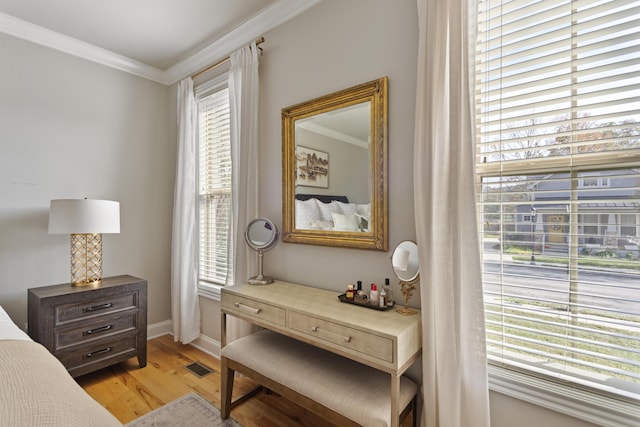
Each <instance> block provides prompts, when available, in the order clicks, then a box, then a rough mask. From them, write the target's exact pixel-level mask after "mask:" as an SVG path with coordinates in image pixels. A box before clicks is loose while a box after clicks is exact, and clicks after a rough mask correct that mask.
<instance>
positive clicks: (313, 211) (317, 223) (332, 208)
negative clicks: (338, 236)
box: [295, 194, 371, 233]
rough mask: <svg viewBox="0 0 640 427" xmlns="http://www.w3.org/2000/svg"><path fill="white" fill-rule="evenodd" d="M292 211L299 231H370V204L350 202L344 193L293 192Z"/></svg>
mask: <svg viewBox="0 0 640 427" xmlns="http://www.w3.org/2000/svg"><path fill="white" fill-rule="evenodd" d="M295 212H296V222H295V227H296V229H299V230H326V231H345V232H365V233H368V232H370V231H371V204H369V203H350V202H349V198H348V197H347V196H335V195H324V194H296V202H295Z"/></svg>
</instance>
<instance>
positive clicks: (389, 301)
mask: <svg viewBox="0 0 640 427" xmlns="http://www.w3.org/2000/svg"><path fill="white" fill-rule="evenodd" d="M383 289H384V291H385V293H386V294H387V300H386V301H385V303H386V305H387V307H391V306H393V291H392V290H391V284H390V283H389V278H386V279H384V287H383Z"/></svg>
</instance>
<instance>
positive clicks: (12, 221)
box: [0, 0, 590, 427]
mask: <svg viewBox="0 0 640 427" xmlns="http://www.w3.org/2000/svg"><path fill="white" fill-rule="evenodd" d="M417 33H418V30H417V22H416V12H415V0H396V1H393V2H392V1H388V0H349V1H335V0H333V1H332V0H325V1H324V2H322V3H320V4H319V5H317V6H316V7H314V8H312V9H310V10H309V11H307V12H306V13H304V14H302V15H300V16H298V17H296V18H294V19H293V20H291V21H289V22H287V23H285V24H283V25H282V26H281V27H279V28H277V29H275V30H272V31H270V32H269V33H267V34H265V37H266V42H265V43H264V44H263V45H262V46H263V48H264V51H265V54H264V56H263V58H262V65H261V70H260V74H261V83H260V84H261V101H260V136H261V142H260V144H261V146H260V153H261V162H260V179H261V193H262V196H261V201H260V211H261V215H264V216H267V217H269V218H271V219H273V220H274V221H275V222H276V223H277V224H278V225H279V226H281V224H282V203H281V197H282V174H281V167H282V158H281V128H280V123H281V118H280V109H281V108H283V107H286V106H289V105H293V104H296V103H298V102H301V101H305V100H308V99H311V98H315V97H318V96H320V95H324V94H327V93H330V92H334V91H336V90H340V89H344V88H347V87H350V86H353V85H355V84H358V83H363V82H366V81H370V80H373V79H376V78H379V77H382V76H385V75H386V76H388V77H389V182H388V184H389V219H390V229H389V242H390V247H391V248H393V247H394V246H395V245H396V244H397V243H398V242H400V241H402V240H405V239H413V238H415V227H414V225H413V224H414V216H413V185H412V159H413V155H412V145H413V122H414V103H415V82H416V74H415V73H416V71H415V70H416V54H415V52H416V50H417ZM0 51H1V52H2V67H0V93H1V94H2V95H1V96H0V196H1V197H0V304H1V305H3V307H5V309H6V310H7V311H8V312H9V314H10V315H11V317H12V318H13V319H14V320H15V321H16V322H17V323H19V324H20V325H22V324H23V323H24V322H25V321H26V290H27V288H29V287H37V286H45V285H49V284H55V283H62V282H66V281H68V279H69V241H68V238H67V237H66V236H55V235H48V234H47V215H48V204H49V200H50V199H52V198H64V197H70V198H75V197H93V198H105V199H113V200H118V201H120V202H121V207H122V232H121V234H119V235H105V242H104V272H105V276H109V275H115V274H123V273H129V274H133V275H138V276H140V277H144V278H146V279H148V280H149V322H150V323H156V322H161V321H164V320H167V319H169V318H170V302H169V298H170V290H169V288H170V285H169V283H170V280H169V255H170V240H171V239H170V228H171V205H172V198H173V180H174V168H175V165H174V162H175V140H176V135H175V133H176V131H175V91H176V85H174V86H172V87H171V88H166V87H163V86H161V85H158V84H155V83H152V82H149V81H146V80H143V79H140V78H137V77H134V76H130V75H127V74H124V73H121V72H118V71H114V70H111V69H108V68H105V67H102V66H100V65H96V64H93V63H90V62H86V61H83V60H81V59H78V58H75V57H71V56H68V55H66V54H63V53H60V52H56V51H53V50H49V49H47V48H44V47H40V46H36V45H33V44H31V43H29V42H24V41H21V40H17V39H14V38H12V37H9V36H5V35H0ZM389 255H390V253H389V252H376V251H365V250H354V249H339V248H325V247H321V246H310V245H298V244H290V243H286V244H285V243H280V244H279V245H278V246H277V247H276V248H275V249H274V250H272V251H270V252H268V253H267V254H266V255H265V274H267V275H271V276H274V277H276V278H278V279H283V280H288V281H293V282H298V283H303V284H309V285H313V286H318V287H322V288H327V289H334V290H342V289H343V288H344V286H345V284H346V283H349V282H352V281H355V280H363V281H364V283H368V282H380V281H382V280H383V279H384V278H385V277H393V276H392V274H393V273H392V270H391V267H390V261H389ZM396 292H397V289H396ZM201 302H202V305H201V308H202V311H203V315H202V319H203V332H204V333H205V334H206V335H208V336H210V337H211V338H212V339H213V340H219V338H220V330H219V317H220V310H219V304H218V303H216V302H213V301H211V300H205V299H201ZM412 302H413V304H414V305H416V304H418V302H419V296H418V295H416V296H414V297H413V300H412ZM425 351H428V349H425ZM491 410H492V425H493V427H510V426H513V425H514V424H516V423H517V425H518V426H519V427H533V426H534V425H535V426H539V425H544V426H545V427H560V426H562V427H589V426H590V424H589V423H585V422H581V421H579V420H576V419H574V418H570V417H567V416H564V415H561V414H557V413H555V412H552V411H548V410H545V409H542V408H539V407H536V406H533V405H530V404H527V403H525V402H522V401H520V400H516V399H512V398H509V397H506V396H503V395H500V394H497V393H492V394H491Z"/></svg>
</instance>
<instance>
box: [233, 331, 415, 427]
mask: <svg viewBox="0 0 640 427" xmlns="http://www.w3.org/2000/svg"><path fill="white" fill-rule="evenodd" d="M221 356H222V357H221V364H222V390H221V393H222V396H221V401H222V402H221V406H222V411H221V412H222V418H223V419H226V418H228V417H229V413H230V411H231V406H232V403H231V392H232V390H233V378H234V372H239V373H241V374H243V375H245V376H247V377H249V378H252V379H253V380H255V381H256V382H258V383H259V384H261V385H263V386H265V387H266V388H268V389H270V390H273V391H274V392H276V393H278V394H280V395H282V396H284V397H286V398H288V399H290V400H292V401H294V402H296V403H298V404H299V405H301V406H303V407H305V408H307V409H308V410H310V411H311V412H314V413H316V414H318V415H320V416H322V417H323V418H324V419H325V420H328V421H330V422H332V423H334V424H337V425H340V426H347V425H351V426H353V425H361V426H367V427H377V426H380V427H387V426H390V425H391V422H390V418H391V391H390V387H389V385H390V381H391V380H390V375H389V374H387V373H385V372H382V371H379V370H377V369H374V368H371V367H369V366H366V365H363V364H361V363H358V362H355V361H353V360H350V359H347V358H345V357H342V356H339V355H337V354H334V353H331V352H329V351H325V350H322V349H320V348H318V347H314V346H312V345H309V344H306V343H303V342H301V341H298V340H295V339H293V338H289V337H286V336H284V335H280V334H278V333H275V332H273V331H268V330H263V331H260V332H257V333H254V334H252V335H249V336H246V337H243V338H240V339H238V340H236V341H233V342H231V343H229V344H227V345H226V346H225V347H224V348H223V349H222V352H221ZM417 391H418V386H417V385H416V383H414V382H413V381H411V380H410V379H409V378H406V377H404V376H403V377H402V378H401V381H400V393H399V400H400V404H399V408H401V409H403V410H402V413H401V416H400V419H401V421H402V420H403V419H404V418H406V417H407V416H408V415H411V416H412V419H413V422H412V425H414V426H415V412H416V411H415V402H416V400H415V397H416V394H417Z"/></svg>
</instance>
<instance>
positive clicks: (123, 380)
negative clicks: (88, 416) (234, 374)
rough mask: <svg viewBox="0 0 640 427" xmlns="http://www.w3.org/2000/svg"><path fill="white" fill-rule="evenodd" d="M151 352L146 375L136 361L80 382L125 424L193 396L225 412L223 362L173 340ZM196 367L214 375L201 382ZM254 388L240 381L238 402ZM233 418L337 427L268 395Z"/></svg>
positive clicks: (259, 426) (288, 426)
mask: <svg viewBox="0 0 640 427" xmlns="http://www.w3.org/2000/svg"><path fill="white" fill-rule="evenodd" d="M147 352H148V353H147V357H148V361H147V366H146V367H145V368H143V369H140V368H138V362H137V359H135V358H134V359H130V360H128V361H126V362H122V363H120V364H118V365H115V366H112V367H110V368H105V369H102V370H100V371H97V372H93V373H91V374H88V375H84V376H82V377H79V378H77V381H78V383H79V384H80V385H81V386H82V388H84V390H85V391H86V392H87V393H89V394H90V395H91V396H92V397H93V398H94V399H95V400H97V401H98V402H99V403H101V404H102V405H103V406H104V407H106V408H107V409H108V410H109V411H110V412H111V413H112V414H113V415H115V416H116V418H118V419H119V420H120V421H121V422H122V423H127V422H129V421H131V420H133V419H135V418H138V417H140V416H141V415H144V414H146V413H147V412H149V411H151V410H153V409H156V408H158V407H160V406H162V405H164V404H165V403H169V402H171V401H172V400H175V399H177V398H178V397H180V396H184V395H185V394H187V393H189V392H192V391H193V392H196V393H198V394H200V395H201V396H202V397H204V398H205V399H208V400H209V401H211V402H212V403H213V404H214V405H215V406H216V407H218V408H220V361H219V360H218V359H216V358H215V357H212V356H210V355H208V354H206V353H204V352H202V351H200V350H198V349H196V348H194V347H191V346H189V345H182V344H180V343H175V342H173V337H172V336H170V335H164V336H162V337H159V338H154V339H152V340H150V341H148V347H147ZM193 362H200V363H202V364H203V365H206V366H208V367H209V368H211V369H213V370H214V372H213V373H211V374H209V375H206V376H204V377H203V378H199V377H198V376H196V375H195V374H193V373H191V371H189V370H188V369H186V368H185V366H186V365H188V364H190V363H193ZM254 387H255V384H254V383H253V382H252V381H251V380H249V379H248V378H242V377H239V378H236V381H235V386H234V396H235V394H236V393H237V394H238V395H242V394H244V393H245V392H247V391H249V390H251V389H252V388H254ZM231 416H232V417H233V418H234V419H235V420H237V421H238V422H240V423H241V424H242V425H243V426H244V427H300V426H305V427H328V426H331V424H328V423H327V422H326V421H324V420H322V419H321V418H319V417H318V416H316V415H315V414H313V413H310V412H308V411H306V410H305V409H303V408H301V407H299V406H298V405H296V404H295V403H293V402H291V401H289V400H287V399H285V398H283V397H281V396H279V395H277V394H275V393H269V392H266V391H264V390H263V391H260V392H259V393H258V394H257V395H256V396H255V397H253V398H251V399H249V400H247V401H246V402H244V403H242V404H241V405H238V406H237V407H236V408H234V409H233V410H232V411H231Z"/></svg>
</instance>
